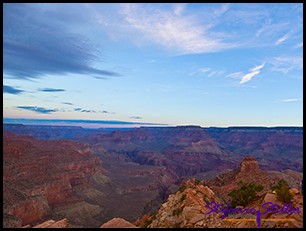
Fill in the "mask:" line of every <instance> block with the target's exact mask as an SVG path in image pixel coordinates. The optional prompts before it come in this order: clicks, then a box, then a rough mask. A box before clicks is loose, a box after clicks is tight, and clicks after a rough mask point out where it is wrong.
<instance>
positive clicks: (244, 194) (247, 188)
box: [228, 182, 263, 208]
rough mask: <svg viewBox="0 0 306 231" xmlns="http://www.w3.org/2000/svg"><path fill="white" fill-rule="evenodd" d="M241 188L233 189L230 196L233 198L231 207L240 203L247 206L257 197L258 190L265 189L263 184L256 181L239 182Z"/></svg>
mask: <svg viewBox="0 0 306 231" xmlns="http://www.w3.org/2000/svg"><path fill="white" fill-rule="evenodd" d="M239 185H240V188H239V189H234V190H232V191H231V192H230V193H229V194H228V196H230V197H231V198H232V201H231V207H233V208H235V207H236V206H238V205H241V206H246V205H247V204H249V203H250V202H252V201H254V200H255V199H256V198H257V195H256V192H260V191H261V190H262V189H263V186H262V185H259V184H254V183H249V184H246V183H242V182H239Z"/></svg>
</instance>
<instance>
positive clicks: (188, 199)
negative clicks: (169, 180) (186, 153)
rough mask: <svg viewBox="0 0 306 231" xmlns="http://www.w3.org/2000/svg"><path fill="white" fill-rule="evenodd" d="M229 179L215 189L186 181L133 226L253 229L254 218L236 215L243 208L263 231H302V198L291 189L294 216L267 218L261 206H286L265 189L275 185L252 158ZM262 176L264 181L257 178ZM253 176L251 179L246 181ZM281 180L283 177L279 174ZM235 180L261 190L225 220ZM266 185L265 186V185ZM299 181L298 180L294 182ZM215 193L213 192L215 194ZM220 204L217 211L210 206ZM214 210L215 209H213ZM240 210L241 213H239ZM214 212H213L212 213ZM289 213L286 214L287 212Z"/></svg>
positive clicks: (208, 184)
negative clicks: (268, 230) (276, 230)
mask: <svg viewBox="0 0 306 231" xmlns="http://www.w3.org/2000/svg"><path fill="white" fill-rule="evenodd" d="M228 175H229V176H230V177H229V178H226V177H223V178H222V177H220V176H219V177H220V178H222V179H223V181H224V182H223V186H222V187H220V188H218V187H216V186H214V184H216V183H217V182H218V181H217V180H216V179H215V181H210V182H208V181H206V182H205V181H198V180H196V179H194V178H193V179H189V180H187V181H186V182H185V183H184V184H182V185H181V187H180V188H179V190H178V191H177V192H176V193H175V194H172V195H170V196H169V197H168V199H167V201H166V202H165V203H163V204H162V205H161V206H160V208H159V210H158V211H157V212H156V213H154V214H151V215H146V216H144V217H142V218H140V219H138V220H137V221H136V222H135V224H136V225H137V226H139V227H148V228H159V227H163V228H174V227H177V228H183V227H184V228H256V227H258V223H257V220H256V215H255V214H245V213H242V212H241V213H239V211H243V209H244V210H245V209H246V208H254V209H255V211H258V210H259V211H260V212H261V213H262V214H263V215H262V216H261V220H260V227H263V228H276V227H277V228H280V227H282V228H294V227H295V228H301V227H303V196H302V195H301V192H300V190H298V189H296V188H293V187H292V186H291V187H292V188H291V189H290V193H291V194H292V201H291V204H290V206H291V208H292V209H293V210H292V211H297V212H294V213H286V212H284V213H283V212H282V213H281V212H277V211H278V210H273V212H272V210H271V211H270V212H268V213H266V214H264V212H265V211H267V209H266V208H267V207H263V204H264V203H267V202H268V203H273V204H277V205H276V206H279V207H278V209H280V208H282V207H284V208H286V206H287V207H288V205H286V204H285V203H284V202H281V201H278V199H277V197H276V194H275V192H273V191H272V190H271V188H270V187H268V186H267V185H271V183H272V182H274V180H275V179H274V178H271V177H270V176H269V173H268V172H264V171H262V170H260V169H259V168H258V163H257V161H256V159H254V158H253V157H246V158H245V159H244V160H243V161H242V162H241V164H240V167H239V168H238V169H236V170H235V171H232V172H231V174H228ZM259 175H264V177H263V178H258V177H259ZM248 176H252V177H248ZM280 176H283V175H282V174H281V175H280ZM300 177H301V176H300V175H299V176H298V178H299V179H300ZM237 180H239V181H240V180H243V181H244V182H256V183H258V184H263V185H264V186H265V187H264V190H262V192H261V193H259V195H258V196H257V198H256V200H255V201H251V202H250V203H249V204H248V205H247V206H246V207H242V206H238V207H236V208H235V209H237V210H233V211H238V212H232V213H231V214H230V215H228V216H227V217H223V215H224V212H222V210H220V208H225V207H226V206H227V201H228V200H225V198H224V197H223V196H224V195H227V194H228V193H229V192H230V191H231V190H233V189H237V188H238V184H237ZM263 180H264V181H265V182H264V181H263ZM296 180H297V181H298V179H296ZM214 189H215V190H214ZM217 204H221V205H220V206H221V207H218V209H217V211H218V212H216V210H215V209H212V208H214V207H213V205H217ZM215 208H216V207H215ZM239 209H240V210H239ZM212 211H213V212H212ZM288 211H289V210H288Z"/></svg>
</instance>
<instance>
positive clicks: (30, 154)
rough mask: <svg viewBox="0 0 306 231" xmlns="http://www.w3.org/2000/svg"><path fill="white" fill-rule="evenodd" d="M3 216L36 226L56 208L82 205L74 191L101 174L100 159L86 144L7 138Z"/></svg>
mask: <svg viewBox="0 0 306 231" xmlns="http://www.w3.org/2000/svg"><path fill="white" fill-rule="evenodd" d="M3 151H4V154H3V157H4V159H3V181H4V182H3V194H4V195H3V202H4V206H3V209H4V213H5V214H10V215H11V216H14V217H16V218H19V219H21V220H22V225H25V224H34V223H35V222H39V221H42V220H43V219H45V218H46V217H48V216H50V215H51V213H52V211H51V210H52V209H53V208H59V207H61V206H64V205H67V204H68V205H71V204H74V203H77V202H80V201H81V199H80V198H78V197H76V195H75V194H74V192H73V191H74V190H75V189H78V188H81V187H85V186H86V184H87V182H88V179H89V177H90V176H91V175H93V174H94V173H96V172H98V171H100V170H101V169H100V168H101V167H100V165H101V163H100V159H99V158H98V157H96V156H93V155H92V154H91V153H90V152H89V149H88V147H87V146H86V145H84V144H80V143H76V142H73V141H45V140H44V141H43V140H35V139H33V138H31V137H29V136H22V135H14V134H7V135H4V148H3Z"/></svg>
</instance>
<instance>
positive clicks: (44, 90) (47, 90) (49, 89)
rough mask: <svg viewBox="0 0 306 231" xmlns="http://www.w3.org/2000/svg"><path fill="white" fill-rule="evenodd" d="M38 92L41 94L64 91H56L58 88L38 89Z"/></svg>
mask: <svg viewBox="0 0 306 231" xmlns="http://www.w3.org/2000/svg"><path fill="white" fill-rule="evenodd" d="M38 90H39V91H42V92H62V91H66V90H64V89H58V88H40V89H38Z"/></svg>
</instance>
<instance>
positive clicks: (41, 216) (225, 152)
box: [3, 124, 303, 227]
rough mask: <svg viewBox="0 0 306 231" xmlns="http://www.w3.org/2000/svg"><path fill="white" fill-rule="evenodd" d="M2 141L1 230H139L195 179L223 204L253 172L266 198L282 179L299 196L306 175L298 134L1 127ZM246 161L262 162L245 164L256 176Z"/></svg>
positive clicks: (184, 128)
mask: <svg viewBox="0 0 306 231" xmlns="http://www.w3.org/2000/svg"><path fill="white" fill-rule="evenodd" d="M3 134H4V157H3V158H4V160H3V168H4V171H3V173H4V176H3V181H4V183H3V186H4V189H3V193H4V196H3V201H4V218H3V219H4V226H5V227H21V226H24V225H28V224H30V225H31V226H33V225H37V224H39V223H42V222H43V221H45V220H60V219H65V218H67V219H68V221H69V224H70V226H71V227H100V226H101V224H103V223H105V222H106V221H108V220H111V219H112V218H114V217H120V218H124V219H126V220H127V221H130V222H133V221H135V220H137V219H138V218H139V217H141V216H143V215H145V214H150V213H152V212H155V211H157V210H158V209H159V208H160V205H161V204H162V203H163V202H165V201H166V200H167V198H168V196H169V195H171V194H174V193H176V192H177V190H178V188H179V185H181V184H182V182H185V181H186V180H188V179H190V178H196V179H198V180H201V181H203V182H204V184H206V185H209V187H210V189H211V190H213V191H214V192H215V193H216V195H218V198H219V197H220V198H226V195H225V193H224V195H223V194H222V192H228V190H231V189H232V188H233V187H234V185H236V184H237V182H238V181H239V180H241V179H248V178H249V176H248V174H246V173H248V172H249V168H251V169H252V172H254V174H257V175H258V177H257V179H260V180H261V181H262V182H267V183H266V184H264V185H266V186H265V187H266V188H265V189H267V188H268V182H269V183H271V182H276V181H277V180H279V179H286V180H287V181H288V182H289V184H290V186H291V187H293V188H297V187H298V182H299V180H300V179H301V176H302V171H303V162H302V160H303V142H302V139H303V130H302V128H298V127H288V128H287V127H285V128H284V127H276V128H260V127H232V128H201V127H198V126H178V127H162V128H161V127H141V128H135V129H84V128H81V127H68V128H66V127H64V126H63V127H59V126H42V125H40V126H38V125H35V126H34V125H33V126H32V125H26V126H25V125H18V124H17V125H16V124H4V133H3ZM246 156H252V158H256V161H255V162H256V163H255V162H254V160H252V159H250V160H249V161H250V162H252V161H253V162H254V163H255V168H254V166H252V164H250V163H248V164H246V165H245V166H244V167H241V166H240V165H241V160H242V159H244V158H245V157H246ZM242 163H245V162H242ZM254 163H253V165H254ZM250 166H251V167H250ZM256 166H257V167H256ZM237 169H240V170H241V169H246V170H245V171H244V170H243V171H238V170H237ZM237 171H238V172H237ZM257 175H256V176H257ZM259 176H260V177H259ZM268 179H269V180H268ZM229 181H230V182H233V184H230V185H228V183H227V182H229Z"/></svg>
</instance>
